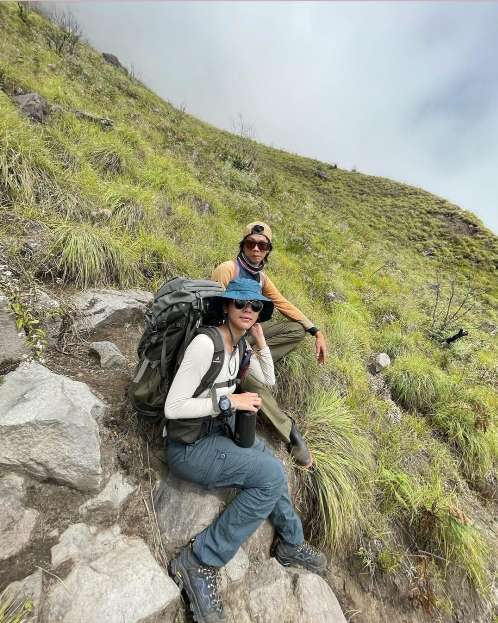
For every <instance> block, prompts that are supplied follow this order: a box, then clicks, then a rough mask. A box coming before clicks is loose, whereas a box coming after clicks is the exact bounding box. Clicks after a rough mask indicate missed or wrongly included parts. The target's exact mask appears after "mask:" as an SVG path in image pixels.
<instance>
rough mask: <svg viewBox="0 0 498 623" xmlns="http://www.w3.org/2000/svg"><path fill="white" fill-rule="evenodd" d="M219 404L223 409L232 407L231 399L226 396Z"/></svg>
mask: <svg viewBox="0 0 498 623" xmlns="http://www.w3.org/2000/svg"><path fill="white" fill-rule="evenodd" d="M218 404H219V406H220V409H221V410H222V411H226V410H227V409H230V400H228V398H227V397H226V396H222V397H221V398H220V402H219V403H218Z"/></svg>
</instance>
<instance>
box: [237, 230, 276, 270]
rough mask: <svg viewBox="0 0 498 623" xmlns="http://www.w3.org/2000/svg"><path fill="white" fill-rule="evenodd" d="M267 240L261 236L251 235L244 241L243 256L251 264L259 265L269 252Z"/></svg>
mask: <svg viewBox="0 0 498 623" xmlns="http://www.w3.org/2000/svg"><path fill="white" fill-rule="evenodd" d="M268 247H269V243H268V238H267V237H266V236H263V234H251V235H250V236H247V238H245V239H244V247H243V249H244V255H245V256H246V257H247V258H248V259H249V261H250V262H252V263H253V264H261V262H262V261H263V260H264V259H265V257H266V256H267V255H268V253H269V252H270V250H269V248H268Z"/></svg>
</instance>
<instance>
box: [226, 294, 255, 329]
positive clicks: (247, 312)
mask: <svg viewBox="0 0 498 623" xmlns="http://www.w3.org/2000/svg"><path fill="white" fill-rule="evenodd" d="M227 313H228V319H229V320H230V323H231V324H232V326H233V327H235V328H236V329H238V330H239V331H247V330H248V329H250V328H251V327H252V325H253V324H254V323H255V322H257V321H258V317H259V312H257V311H256V312H255V311H253V309H252V307H251V305H250V303H249V301H247V303H246V305H245V307H244V308H243V309H237V307H236V306H235V303H234V302H233V301H230V303H229V304H228V309H227Z"/></svg>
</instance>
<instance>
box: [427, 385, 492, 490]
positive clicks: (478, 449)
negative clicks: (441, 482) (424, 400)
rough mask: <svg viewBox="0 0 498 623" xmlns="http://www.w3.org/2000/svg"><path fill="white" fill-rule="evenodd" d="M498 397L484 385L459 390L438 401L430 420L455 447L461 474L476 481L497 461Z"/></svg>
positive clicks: (486, 473) (487, 472)
mask: <svg viewBox="0 0 498 623" xmlns="http://www.w3.org/2000/svg"><path fill="white" fill-rule="evenodd" d="M497 414H498V396H497V395H496V393H495V392H493V391H492V390H490V389H489V388H486V387H481V388H479V387H474V388H471V389H465V390H463V391H462V390H460V391H458V392H457V395H456V396H452V397H451V398H450V399H449V400H448V401H441V402H440V403H439V404H438V405H437V406H436V409H435V412H434V414H433V416H432V423H433V426H434V427H435V428H437V429H438V430H440V431H441V432H442V433H443V434H444V435H445V436H446V438H447V439H448V441H449V442H450V444H451V445H452V446H453V447H454V448H455V449H456V451H457V453H458V455H459V457H460V460H461V468H462V471H463V473H464V475H465V476H466V477H467V478H468V479H469V480H470V481H478V480H479V479H480V478H483V477H485V476H486V475H488V474H489V473H490V472H491V471H492V469H493V467H494V466H495V465H496V464H497V463H498V430H497V427H496V419H497Z"/></svg>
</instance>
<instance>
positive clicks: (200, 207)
mask: <svg viewBox="0 0 498 623" xmlns="http://www.w3.org/2000/svg"><path fill="white" fill-rule="evenodd" d="M191 202H192V206H193V207H194V209H195V210H197V212H198V213H199V214H201V215H202V216H205V215H206V214H213V213H214V209H213V206H212V205H211V204H210V203H209V202H208V201H205V200H204V199H201V197H192V199H191Z"/></svg>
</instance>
